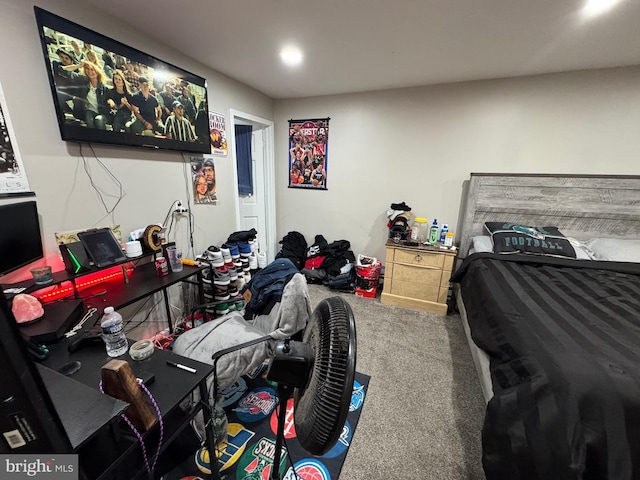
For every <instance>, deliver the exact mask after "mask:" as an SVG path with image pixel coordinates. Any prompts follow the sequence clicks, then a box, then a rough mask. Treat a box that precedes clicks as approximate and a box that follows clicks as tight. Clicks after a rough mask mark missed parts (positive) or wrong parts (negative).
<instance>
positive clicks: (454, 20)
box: [85, 0, 640, 99]
mask: <svg viewBox="0 0 640 480" xmlns="http://www.w3.org/2000/svg"><path fill="white" fill-rule="evenodd" d="M584 1H585V0H179V1H176V0H172V1H166V0H161V1H155V2H151V1H138V2H133V1H131V0H109V1H104V0H85V4H91V5H92V6H93V7H94V8H95V9H96V10H99V11H102V12H105V13H107V14H109V15H111V16H113V17H115V18H117V19H119V20H121V21H122V22H124V23H126V24H129V25H131V26H132V27H134V28H135V29H136V30H137V31H139V32H141V33H142V34H144V35H145V36H147V37H150V38H152V39H155V40H157V41H158V42H160V43H162V44H166V45H169V46H171V47H172V48H174V49H176V50H178V51H180V52H183V53H185V54H188V55H189V56H191V57H193V58H195V59H196V60H198V61H199V62H201V63H203V64H205V65H207V66H209V67H211V68H212V69H214V70H216V71H219V72H221V73H223V74H225V75H228V76H229V77H231V78H234V79H236V80H238V81H240V82H242V83H245V84H247V85H249V86H251V87H254V88H255V89H257V90H259V91H261V92H263V93H265V94H266V95H268V96H270V97H272V98H276V99H280V98H296V97H310V96H317V95H328V94H340V93H354V92H363V91H371V90H383V89H389V88H402V87H414V86H422V85H430V84H439V83H449V82H460V81H466V80H479V79H491V78H502V77H514V76H521V75H533V74H541V73H549V72H562V71H570V70H582V69H593V68H608V67H617V66H628V65H637V64H640V1H638V0H621V2H620V4H619V5H617V6H616V7H615V8H614V9H612V10H610V11H608V12H606V13H604V14H602V15H600V16H597V17H590V18H587V17H586V16H585V15H584V14H583V6H584ZM133 19H144V21H136V20H133ZM100 33H103V34H107V35H109V36H112V37H113V36H114V35H115V33H114V32H100ZM285 45H297V46H298V47H299V48H300V49H301V50H302V51H303V54H304V61H303V63H302V64H301V65H300V66H299V67H297V68H291V67H286V66H284V65H283V64H282V63H281V61H280V58H279V51H280V49H281V48H282V47H283V46H285Z"/></svg>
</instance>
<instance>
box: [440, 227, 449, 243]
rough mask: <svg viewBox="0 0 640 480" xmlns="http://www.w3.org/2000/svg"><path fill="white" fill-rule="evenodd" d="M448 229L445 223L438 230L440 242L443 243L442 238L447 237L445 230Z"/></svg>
mask: <svg viewBox="0 0 640 480" xmlns="http://www.w3.org/2000/svg"><path fill="white" fill-rule="evenodd" d="M448 231H449V227H448V226H447V224H446V223H444V224H443V225H442V230H440V243H441V244H442V245H444V240H445V238H446V237H447V232H448Z"/></svg>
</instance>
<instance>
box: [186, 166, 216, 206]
mask: <svg viewBox="0 0 640 480" xmlns="http://www.w3.org/2000/svg"><path fill="white" fill-rule="evenodd" d="M191 178H192V180H193V203H194V205H216V204H217V203H218V194H217V192H216V190H217V185H216V183H217V182H216V167H215V163H214V161H213V158H211V157H204V158H203V157H191Z"/></svg>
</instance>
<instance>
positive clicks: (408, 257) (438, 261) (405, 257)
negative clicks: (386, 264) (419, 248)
mask: <svg viewBox="0 0 640 480" xmlns="http://www.w3.org/2000/svg"><path fill="white" fill-rule="evenodd" d="M444 259H445V255H440V254H438V253H428V252H414V251H411V250H399V249H396V251H395V255H394V257H393V261H394V262H395V263H406V264H409V265H416V266H420V267H432V268H440V269H442V267H443V266H444Z"/></svg>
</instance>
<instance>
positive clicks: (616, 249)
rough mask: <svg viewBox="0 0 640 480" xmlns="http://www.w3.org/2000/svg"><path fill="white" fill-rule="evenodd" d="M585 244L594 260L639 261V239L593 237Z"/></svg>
mask: <svg viewBox="0 0 640 480" xmlns="http://www.w3.org/2000/svg"><path fill="white" fill-rule="evenodd" d="M585 244H586V245H587V246H588V247H589V248H590V249H591V250H592V251H593V253H594V255H595V258H596V260H608V261H611V262H636V263H640V240H638V239H622V238H593V239H591V240H587V241H586V242H585Z"/></svg>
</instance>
